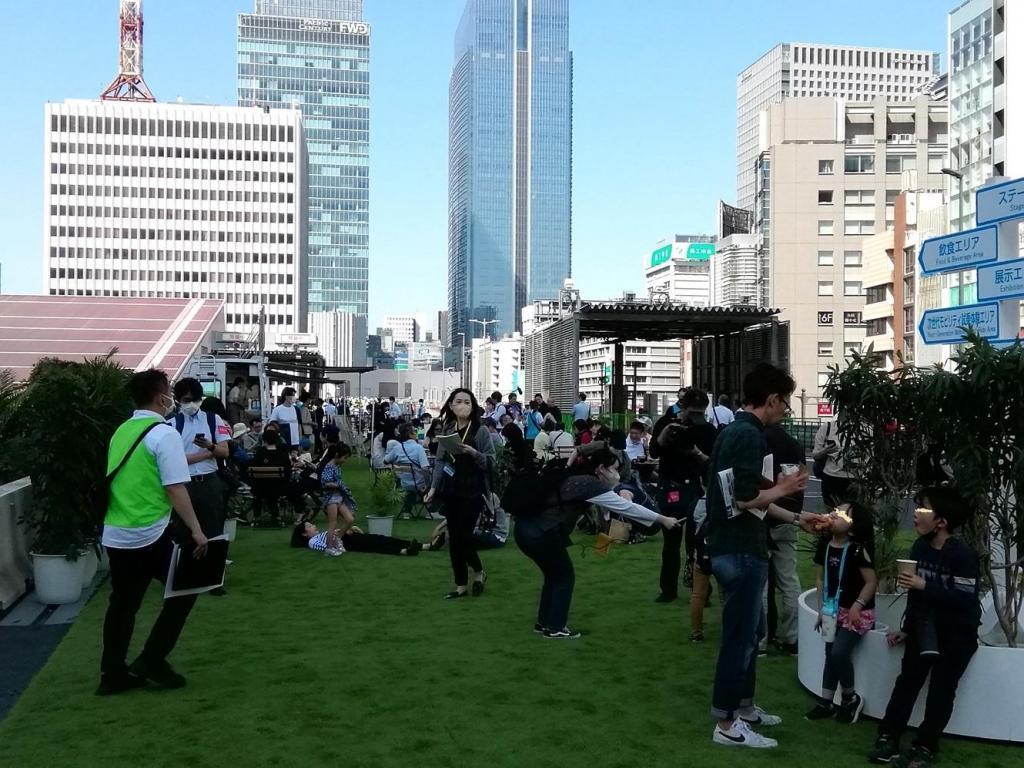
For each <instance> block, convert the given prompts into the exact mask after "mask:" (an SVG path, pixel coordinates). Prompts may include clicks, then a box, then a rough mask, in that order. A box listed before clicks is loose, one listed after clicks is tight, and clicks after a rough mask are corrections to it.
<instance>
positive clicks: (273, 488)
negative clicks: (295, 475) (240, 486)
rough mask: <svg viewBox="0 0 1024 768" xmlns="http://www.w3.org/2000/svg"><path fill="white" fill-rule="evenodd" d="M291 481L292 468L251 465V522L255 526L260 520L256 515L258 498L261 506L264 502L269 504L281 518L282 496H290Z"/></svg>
mask: <svg viewBox="0 0 1024 768" xmlns="http://www.w3.org/2000/svg"><path fill="white" fill-rule="evenodd" d="M290 482H291V470H290V469H288V468H286V467H249V489H250V491H251V498H252V500H253V506H252V513H253V514H252V520H251V521H250V522H251V525H252V526H253V527H255V526H256V524H257V523H258V522H259V520H258V516H257V515H256V503H255V502H256V501H257V500H259V501H260V503H261V506H262V504H263V503H266V504H268V505H269V506H270V507H271V509H272V510H273V511H274V512H277V516H278V518H280V502H281V499H282V498H288V497H289V495H290V494H289V490H290V489H289V486H288V484H289V483H290ZM289 500H290V499H289Z"/></svg>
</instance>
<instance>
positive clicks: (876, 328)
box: [864, 317, 887, 336]
mask: <svg viewBox="0 0 1024 768" xmlns="http://www.w3.org/2000/svg"><path fill="white" fill-rule="evenodd" d="M886 326H887V323H886V319H885V318H884V317H880V318H878V319H877V320H868V321H866V322H865V323H864V333H865V335H867V336H885V334H886Z"/></svg>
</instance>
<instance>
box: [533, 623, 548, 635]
mask: <svg viewBox="0 0 1024 768" xmlns="http://www.w3.org/2000/svg"><path fill="white" fill-rule="evenodd" d="M547 631H548V629H547V627H545V626H543V625H541V624H539V623H538V624H534V625H533V632H534V634H536V635H543V634H544V633H545V632H547Z"/></svg>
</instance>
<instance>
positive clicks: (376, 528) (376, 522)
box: [366, 515, 395, 536]
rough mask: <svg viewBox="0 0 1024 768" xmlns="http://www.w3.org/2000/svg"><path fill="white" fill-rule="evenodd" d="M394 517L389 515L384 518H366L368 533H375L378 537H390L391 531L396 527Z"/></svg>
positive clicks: (373, 516)
mask: <svg viewBox="0 0 1024 768" xmlns="http://www.w3.org/2000/svg"><path fill="white" fill-rule="evenodd" d="M394 522H395V517H394V515H387V516H384V517H381V516H377V515H367V516H366V532H367V533H374V534H377V535H378V536H390V535H391V529H392V526H393V525H394Z"/></svg>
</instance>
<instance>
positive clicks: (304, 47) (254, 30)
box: [238, 0, 370, 315]
mask: <svg viewBox="0 0 1024 768" xmlns="http://www.w3.org/2000/svg"><path fill="white" fill-rule="evenodd" d="M362 18H363V3H362V0H256V12H255V13H253V14H247V13H243V14H239V16H238V103H239V105H240V106H253V105H255V106H264V107H272V108H295V107H298V108H299V109H301V110H302V115H303V121H304V124H305V135H306V146H307V150H308V156H309V168H308V179H309V259H308V262H309V285H308V296H309V311H310V312H322V311H330V310H343V311H346V312H354V313H356V314H360V315H365V314H366V313H367V304H368V289H369V238H370V234H369V229H370V205H369V184H370V179H369V147H370V26H369V24H367V23H366V22H364V21H363V20H362Z"/></svg>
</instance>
